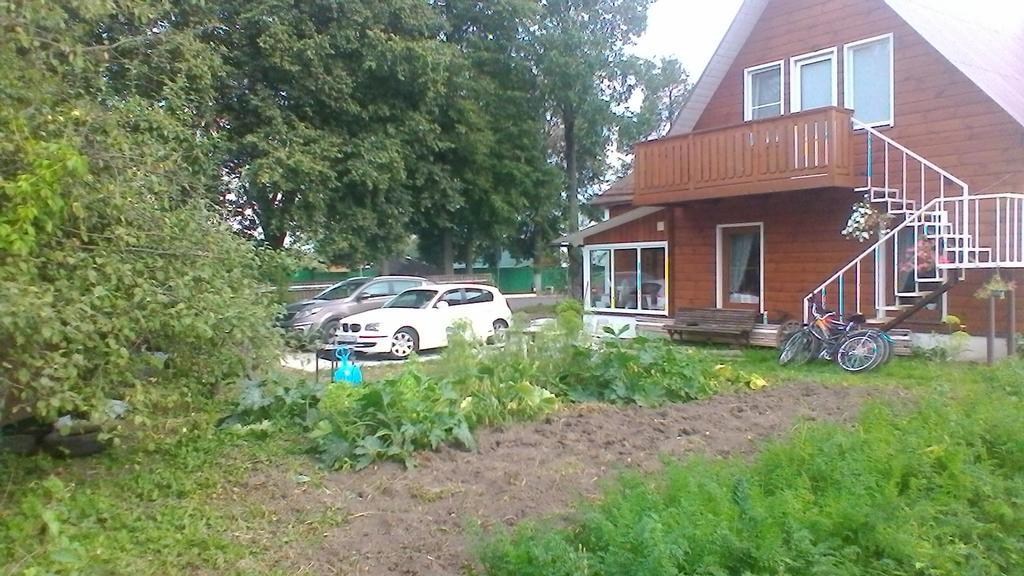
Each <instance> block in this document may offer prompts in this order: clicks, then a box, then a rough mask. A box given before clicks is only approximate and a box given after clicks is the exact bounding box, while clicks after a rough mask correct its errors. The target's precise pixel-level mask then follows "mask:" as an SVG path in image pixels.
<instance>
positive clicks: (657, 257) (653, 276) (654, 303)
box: [640, 248, 668, 311]
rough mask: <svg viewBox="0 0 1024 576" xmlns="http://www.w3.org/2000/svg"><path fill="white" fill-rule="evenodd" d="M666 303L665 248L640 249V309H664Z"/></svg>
mask: <svg viewBox="0 0 1024 576" xmlns="http://www.w3.org/2000/svg"><path fill="white" fill-rule="evenodd" d="M667 305H668V293H667V283H666V282H665V249H664V248H643V249H641V250H640V309H641V310H658V311H664V310H665V307H666V306H667Z"/></svg>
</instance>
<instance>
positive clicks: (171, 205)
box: [0, 3, 280, 420]
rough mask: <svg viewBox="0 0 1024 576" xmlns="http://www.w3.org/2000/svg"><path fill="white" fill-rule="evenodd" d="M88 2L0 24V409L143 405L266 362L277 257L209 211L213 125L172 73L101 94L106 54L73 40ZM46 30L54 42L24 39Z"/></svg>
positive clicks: (22, 14) (107, 83)
mask: <svg viewBox="0 0 1024 576" xmlns="http://www.w3.org/2000/svg"><path fill="white" fill-rule="evenodd" d="M65 9H67V10H69V11H70V12H72V13H79V15H80V16H81V20H77V19H70V18H68V17H67V13H65V11H64V10H65ZM80 10H81V12H84V13H80ZM103 12H104V9H103V7H102V6H100V5H99V4H96V3H76V8H74V9H71V8H67V7H66V6H63V5H62V6H57V5H56V4H52V3H50V4H46V5H43V4H37V5H35V6H34V7H33V8H32V9H24V10H18V9H15V11H14V13H12V17H15V20H11V21H7V22H5V25H4V33H5V36H4V41H3V42H0V68H2V69H3V70H4V72H5V74H4V82H3V87H2V89H0V133H3V134H4V138H2V139H0V206H2V209H0V420H3V419H4V416H5V415H6V413H7V412H13V411H15V410H25V411H32V412H34V413H35V414H36V415H38V416H40V417H42V418H45V419H53V418H55V417H56V416H58V415H60V414H66V413H72V412H92V413H93V414H96V415H99V414H102V407H103V406H105V405H106V404H107V401H108V400H109V399H110V398H117V399H121V400H128V401H130V402H131V404H132V407H133V415H134V417H136V418H140V419H141V418H144V417H145V414H146V413H147V410H146V407H147V406H155V405H156V404H157V403H160V404H161V405H168V404H173V403H174V402H173V401H169V400H167V397H168V396H173V397H175V398H176V399H177V400H182V399H188V397H189V396H190V395H191V394H206V395H209V394H210V393H212V392H213V391H214V390H216V389H217V387H218V386H219V385H220V384H222V383H224V382H231V381H235V380H237V379H238V378H239V377H240V376H243V375H245V374H246V373H248V372H251V371H254V370H257V369H259V368H261V367H263V366H265V365H268V364H270V363H272V362H274V361H276V359H277V352H278V350H279V346H280V342H279V340H280V336H279V334H278V331H277V330H276V329H275V328H274V327H273V325H272V319H273V316H274V314H275V313H276V312H277V306H276V305H275V303H274V302H273V301H272V300H271V295H270V294H267V293H265V291H264V285H265V279H266V276H265V271H266V265H267V264H269V263H271V262H279V261H280V258H278V256H277V255H276V254H274V253H272V252H270V251H267V250H262V249H260V248H257V247H256V246H255V245H253V244H252V243H251V242H248V241H246V240H243V239H241V238H239V237H238V236H237V235H236V234H235V233H234V231H233V230H232V229H231V227H230V226H229V225H227V224H225V223H224V222H223V220H222V217H221V214H219V213H218V208H217V206H216V205H215V204H214V202H213V201H215V200H216V196H215V195H211V194H210V191H211V190H216V189H217V185H218V182H219V179H220V175H219V173H218V171H217V167H216V162H215V158H216V155H215V154H214V151H215V149H216V146H217V141H218V130H216V129H211V125H210V124H208V122H209V120H210V118H204V117H201V116H200V115H199V113H198V110H199V107H198V104H199V102H196V101H190V98H191V97H192V95H193V92H192V90H190V89H188V88H187V87H185V86H181V85H173V86H167V85H163V84H162V82H163V81H166V82H169V83H172V84H173V83H175V82H187V79H186V78H185V77H184V75H183V74H181V73H179V72H170V73H168V74H163V73H161V74H158V75H153V79H156V78H157V77H160V78H163V79H164V80H160V81H156V84H154V85H152V86H149V87H148V90H150V91H151V92H150V93H149V96H151V98H145V97H139V96H136V95H133V94H130V93H112V92H111V91H112V90H113V83H114V81H115V78H114V76H116V74H112V73H111V72H110V70H109V69H107V65H108V62H107V61H108V60H111V58H110V54H108V53H107V52H105V51H104V52H102V53H101V52H98V51H94V52H88V53H86V52H85V51H84V50H80V48H81V45H82V43H89V44H92V43H93V41H94V40H93V39H94V36H95V31H96V30H97V29H99V28H97V26H96V25H95V24H94V25H92V26H90V25H89V24H88V22H89V21H90V18H91V17H93V16H96V13H103ZM126 14H127V13H126ZM15 15H16V16H15ZM22 18H24V19H25V22H23V23H22V25H20V26H19V25H16V24H17V23H18V22H19V21H20V20H21V19H22ZM128 19H129V20H130V19H131V17H128ZM69 20H74V23H73V24H72V23H71V22H69ZM125 21H127V20H125ZM140 21H145V20H144V19H143V20H140ZM12 22H13V23H14V24H12ZM51 33H52V34H54V35H55V36H54V37H56V38H59V39H60V40H61V42H65V43H66V46H61V45H54V44H52V43H49V42H47V43H43V42H42V41H39V40H35V39H34V37H35V36H36V35H40V36H42V37H46V36H47V35H49V34H51ZM112 33H113V32H112ZM179 46H180V47H181V49H182V50H185V47H184V46H182V45H179ZM147 51H149V50H148V49H147ZM150 52H151V51H150ZM175 52H176V51H175ZM115 60H117V61H121V59H120V58H116V59H115ZM128 68H134V67H133V66H128ZM126 69H127V68H126ZM154 352H160V353H164V354H167V358H168V361H167V363H166V364H164V365H163V366H162V369H161V370H158V371H157V370H154V366H153V361H152V360H153V353H154Z"/></svg>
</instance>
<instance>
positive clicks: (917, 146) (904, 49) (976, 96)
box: [670, 0, 1024, 192]
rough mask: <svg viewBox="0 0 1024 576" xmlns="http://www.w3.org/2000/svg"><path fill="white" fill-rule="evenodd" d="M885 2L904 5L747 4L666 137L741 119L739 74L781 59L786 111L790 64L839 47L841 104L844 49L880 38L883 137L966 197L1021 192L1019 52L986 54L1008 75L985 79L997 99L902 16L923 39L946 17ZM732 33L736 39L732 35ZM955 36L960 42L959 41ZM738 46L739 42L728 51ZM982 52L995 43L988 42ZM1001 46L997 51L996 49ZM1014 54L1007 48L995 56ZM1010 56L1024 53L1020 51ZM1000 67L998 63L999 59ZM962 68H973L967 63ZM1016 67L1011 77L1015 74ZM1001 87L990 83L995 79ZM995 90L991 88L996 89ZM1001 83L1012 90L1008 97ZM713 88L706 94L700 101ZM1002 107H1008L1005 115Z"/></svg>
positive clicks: (1009, 38) (826, 0)
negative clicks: (888, 40)
mask: <svg viewBox="0 0 1024 576" xmlns="http://www.w3.org/2000/svg"><path fill="white" fill-rule="evenodd" d="M890 4H892V5H900V6H901V7H902V5H903V4H910V3H909V2H907V0H747V1H746V2H744V4H743V6H742V7H741V9H740V12H739V14H738V16H737V18H738V21H744V22H745V21H746V20H747V19H748V18H750V17H752V16H753V15H755V14H756V15H759V18H758V19H757V21H756V23H755V24H754V25H753V26H751V27H750V29H749V30H746V35H745V36H743V37H742V38H738V37H739V35H740V34H739V33H741V32H744V31H745V29H744V28H742V27H741V28H738V27H737V26H736V23H734V26H733V27H731V28H730V30H729V33H727V35H726V40H723V44H722V46H720V47H719V50H718V51H717V52H716V54H715V56H714V58H712V61H711V63H710V64H709V65H708V69H707V71H706V72H705V74H704V75H703V76H702V77H701V79H700V80H699V81H698V84H697V86H696V87H695V88H694V93H693V96H692V97H691V98H690V100H689V101H688V102H687V104H686V106H685V107H684V110H683V111H682V112H681V113H680V115H679V116H678V117H677V119H676V122H675V123H674V124H673V127H672V130H671V132H670V134H685V133H687V132H690V131H695V130H704V129H714V128H721V127H725V126H731V125H736V124H739V123H742V122H743V121H744V70H746V69H748V68H751V67H754V66H757V65H761V64H765V63H769V62H776V61H780V60H781V61H783V71H784V74H783V76H784V81H783V94H784V112H785V113H786V114H789V113H790V112H791V111H792V95H791V90H790V89H791V86H792V78H791V73H790V66H791V62H792V60H793V59H794V57H797V56H799V55H802V54H807V53H812V52H816V51H821V50H828V49H831V48H836V49H837V58H836V61H835V65H836V67H837V69H838V70H837V80H838V85H837V87H836V90H837V101H838V102H837V103H838V105H839V106H845V105H847V103H846V102H845V100H846V99H845V95H844V84H845V77H844V73H845V62H844V57H843V53H844V46H846V45H848V44H850V43H853V42H857V41H859V40H863V39H866V38H872V37H877V36H880V35H885V34H892V35H893V52H894V63H893V65H894V79H893V81H894V86H895V103H894V125H893V126H892V127H891V128H886V129H885V134H886V136H888V137H890V138H893V139H895V140H896V141H898V142H900V143H901V144H902V145H905V146H907V147H908V148H910V149H911V150H913V151H915V152H917V153H919V154H921V155H923V156H924V157H926V158H928V159H929V160H931V161H932V162H935V163H936V164H938V165H939V166H941V167H943V168H944V169H946V170H948V171H950V172H951V173H953V174H954V175H956V176H958V177H960V178H962V179H964V180H967V181H968V183H969V184H970V185H971V188H972V191H974V192H980V191H990V192H999V191H1016V190H1022V189H1024V168H1022V165H1024V148H1022V147H1024V125H1022V124H1021V122H1020V121H1019V120H1018V118H1017V117H1016V114H1015V113H1011V110H1012V111H1014V112H1017V111H1018V108H1019V112H1020V113H1021V114H1022V115H1024V104H1018V103H1017V100H1018V99H1024V63H1021V62H1018V60H1024V54H1017V53H1014V54H1013V55H1010V56H1007V57H1006V58H1005V59H1003V58H1002V56H1001V55H1000V56H998V57H994V58H992V57H990V60H991V62H990V65H989V66H988V69H989V70H991V68H992V66H999V65H1001V64H1000V63H1005V66H1006V73H1005V74H995V75H994V76H995V77H997V78H996V79H995V80H992V81H990V82H988V86H989V87H991V88H992V90H996V91H997V93H998V94H999V95H1000V96H1001V100H1002V102H998V101H997V100H996V99H995V98H994V97H993V96H992V95H990V94H989V92H988V91H986V89H984V87H983V86H981V85H979V82H978V81H977V80H975V78H972V77H968V75H967V74H965V72H964V71H963V70H962V69H961V66H958V65H955V64H954V62H953V60H951V59H950V58H948V57H947V56H946V55H945V53H943V52H940V51H939V49H937V48H936V47H935V46H934V45H933V44H932V43H931V42H929V41H928V40H927V39H926V38H925V37H924V36H923V35H922V34H921V33H920V32H919V31H918V30H917V29H916V28H915V27H913V26H911V24H910V23H908V21H907V20H906V19H904V18H903V17H902V15H901V14H902V13H906V14H908V15H911V14H913V16H911V17H912V18H913V19H915V20H916V21H917V22H918V23H919V24H920V25H922V26H924V27H927V30H928V31H929V34H930V35H935V34H936V33H937V31H938V30H939V29H940V28H941V26H940V25H939V24H936V23H935V22H936V21H941V22H943V23H944V25H946V26H948V25H949V24H948V15H945V14H939V15H935V14H934V13H933V12H929V11H928V9H920V8H918V9H917V10H918V11H923V14H924V15H925V16H927V17H928V18H926V17H925V16H921V15H920V14H917V12H915V11H914V10H910V9H903V10H902V13H900V12H897V10H895V9H894V8H893V7H892V6H891V5H890ZM929 18H930V20H929ZM737 30H738V32H737ZM961 37H962V35H961ZM1016 37H1017V36H1016V34H1014V33H1011V32H1008V31H1006V30H1003V31H1002V36H1001V38H1003V40H1001V41H1000V42H1001V44H1000V45H1003V44H1012V43H1013V39H1014V38H1016ZM737 41H740V42H741V45H740V46H739V48H735V44H736V42H737ZM987 43H988V45H989V46H990V47H991V46H994V45H996V43H997V42H996V41H995V40H991V39H990V40H988V41H987ZM1004 48H1005V46H1004ZM1009 52H1013V51H1012V50H1009V48H1005V49H1004V50H1003V52H1001V53H1000V54H1006V53H1009ZM1017 52H1021V53H1024V50H1020V49H1018V50H1017ZM954 60H958V61H959V62H961V64H963V66H962V67H963V68H966V69H969V70H971V71H972V73H973V75H974V76H976V77H981V76H982V75H983V74H984V71H983V67H982V66H981V65H980V64H978V58H977V55H976V54H975V52H974V50H973V49H972V50H966V49H961V50H960V51H959V52H957V53H956V54H955V55H954ZM1004 60H1005V62H1004ZM965 63H973V64H972V66H969V65H968V64H965ZM1018 68H1020V69H1022V71H1021V74H1020V75H1019V76H1020V78H1018V73H1017V69H1018ZM997 81H998V82H1001V83H1002V84H998V82H997ZM997 84H998V86H997ZM1007 85H1011V86H1017V87H1018V89H1017V90H1016V91H1013V90H1011V89H1009V88H1007V87H1006V86H1007ZM712 88H713V92H712V93H711V95H710V96H708V95H707V93H708V92H709V91H711V89H712ZM1008 108H1009V109H1008Z"/></svg>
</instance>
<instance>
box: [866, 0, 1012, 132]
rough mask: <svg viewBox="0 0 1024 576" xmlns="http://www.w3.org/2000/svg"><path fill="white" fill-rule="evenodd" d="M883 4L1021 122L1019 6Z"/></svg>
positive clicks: (921, 1)
mask: <svg viewBox="0 0 1024 576" xmlns="http://www.w3.org/2000/svg"><path fill="white" fill-rule="evenodd" d="M886 3H887V4H888V5H889V6H890V7H891V8H892V9H893V10H894V11H895V12H896V13H897V14H899V16H900V17H901V18H903V19H904V20H906V22H907V24H910V26H911V27H912V28H913V29H914V30H916V31H917V33H918V34H920V35H921V36H923V37H924V39H925V40H927V41H928V43H929V44H931V45H932V46H934V47H935V49H936V50H938V51H939V53H940V54H942V55H943V56H945V57H946V59H947V60H949V61H950V62H951V63H952V64H953V65H954V66H956V67H957V68H958V69H959V70H960V71H961V72H963V73H964V75H966V76H967V77H968V78H970V79H971V81H973V82H974V83H975V84H976V85H977V86H978V87H979V88H981V89H982V90H983V91H984V92H985V93H986V94H988V96H989V97H990V98H992V99H993V100H995V101H996V103H997V104H999V106H1000V107H1002V108H1003V109H1004V110H1006V111H1007V112H1008V113H1009V114H1010V116H1013V118H1014V119H1015V120H1016V121H1017V122H1019V123H1020V124H1021V125H1024V5H1021V4H1019V3H1011V2H1005V1H1003V2H996V1H994V0H989V1H987V2H986V1H985V0H971V1H970V2H966V1H962V0H961V1H960V2H955V3H954V2H949V1H945V2H936V1H935V0H929V1H925V0H886Z"/></svg>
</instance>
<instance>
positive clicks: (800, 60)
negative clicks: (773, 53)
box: [789, 48, 839, 112]
mask: <svg viewBox="0 0 1024 576" xmlns="http://www.w3.org/2000/svg"><path fill="white" fill-rule="evenodd" d="M836 53H837V50H836V49H835V48H829V49H827V50H821V51H818V52H812V53H810V54H804V55H803V56H797V57H796V58H793V59H791V60H790V70H789V74H790V78H791V80H790V92H791V93H790V96H789V102H790V104H789V106H790V110H791V111H792V112H800V111H801V110H813V109H815V108H824V107H826V106H836V105H837V104H838V96H837V94H836V93H837V92H838V88H837V84H838V83H839V81H838V77H839V74H838V71H837V69H836Z"/></svg>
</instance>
